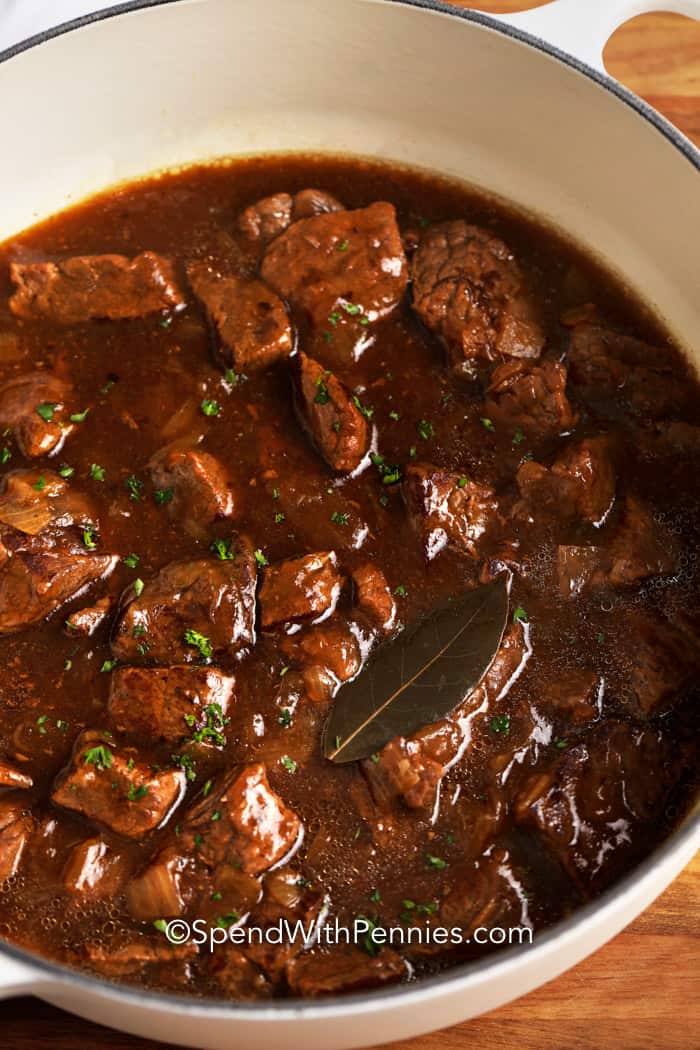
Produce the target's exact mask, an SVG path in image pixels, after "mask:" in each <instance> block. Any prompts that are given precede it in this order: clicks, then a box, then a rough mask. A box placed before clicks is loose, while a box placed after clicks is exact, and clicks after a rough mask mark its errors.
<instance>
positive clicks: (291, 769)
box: [280, 755, 297, 773]
mask: <svg viewBox="0 0 700 1050" xmlns="http://www.w3.org/2000/svg"><path fill="white" fill-rule="evenodd" d="M280 762H281V763H282V765H283V766H284V768H285V769H286V770H287V772H288V773H296V771H297V764H296V762H295V761H294V759H293V758H290V757H289V755H283V756H282V758H281V759H280Z"/></svg>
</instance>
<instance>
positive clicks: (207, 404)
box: [199, 397, 221, 416]
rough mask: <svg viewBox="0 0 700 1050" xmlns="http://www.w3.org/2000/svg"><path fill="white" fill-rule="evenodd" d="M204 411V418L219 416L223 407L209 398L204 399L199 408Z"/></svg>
mask: <svg viewBox="0 0 700 1050" xmlns="http://www.w3.org/2000/svg"><path fill="white" fill-rule="evenodd" d="M199 407H200V408H201V410H202V415H203V416H218V414H219V412H220V411H221V405H220V404H219V402H218V401H212V400H210V399H208V398H206V397H205V398H204V400H203V401H202V402H201V404H200V406H199Z"/></svg>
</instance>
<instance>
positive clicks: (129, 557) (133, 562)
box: [122, 553, 139, 569]
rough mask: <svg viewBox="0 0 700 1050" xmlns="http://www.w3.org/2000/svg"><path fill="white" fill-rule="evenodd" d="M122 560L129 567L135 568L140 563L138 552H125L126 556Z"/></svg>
mask: <svg viewBox="0 0 700 1050" xmlns="http://www.w3.org/2000/svg"><path fill="white" fill-rule="evenodd" d="M122 561H123V562H124V564H125V565H126V566H127V568H129V569H135V568H136V566H137V565H138V563H139V556H138V554H133V553H132V554H125V555H124V557H123V558H122Z"/></svg>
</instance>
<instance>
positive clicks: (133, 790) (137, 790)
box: [126, 784, 148, 802]
mask: <svg viewBox="0 0 700 1050" xmlns="http://www.w3.org/2000/svg"><path fill="white" fill-rule="evenodd" d="M147 794H148V786H147V785H146V784H140V785H139V787H137V786H136V784H132V785H131V787H130V788H129V790H128V791H127V793H126V797H127V799H128V800H129V802H138V801H139V800H140V799H142V798H145V797H146V795H147Z"/></svg>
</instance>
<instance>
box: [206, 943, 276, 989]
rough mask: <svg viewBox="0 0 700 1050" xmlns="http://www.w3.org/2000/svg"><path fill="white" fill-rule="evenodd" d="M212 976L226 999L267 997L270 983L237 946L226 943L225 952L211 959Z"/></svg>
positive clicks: (270, 986)
mask: <svg viewBox="0 0 700 1050" xmlns="http://www.w3.org/2000/svg"><path fill="white" fill-rule="evenodd" d="M212 977H213V978H214V980H215V981H216V983H217V984H218V986H219V988H220V989H221V991H222V992H223V994H224V996H225V997H226V998H227V999H234V1000H246V999H268V998H270V997H271V996H272V995H273V993H274V989H273V986H272V984H271V983H270V982H269V981H268V979H267V977H265V975H264V974H263V973H261V972H260V970H259V969H258V967H257V966H256V965H255V964H254V963H252V962H251V961H250V959H247V958H246V956H245V955H244V954H243V952H241V951H239V950H238V948H234V947H232V946H230V945H226V950H225V953H224V954H223V956H222V955H219V956H217V957H216V958H214V959H213V961H212Z"/></svg>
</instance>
